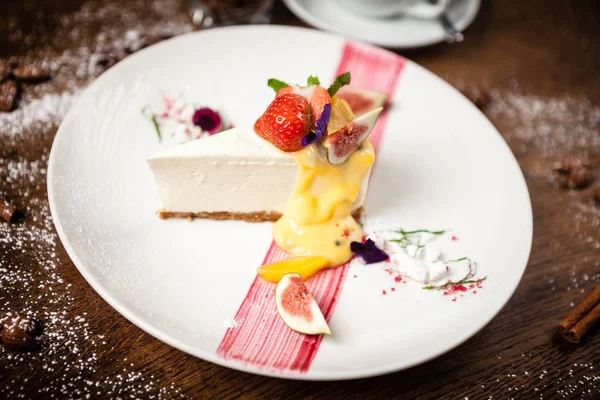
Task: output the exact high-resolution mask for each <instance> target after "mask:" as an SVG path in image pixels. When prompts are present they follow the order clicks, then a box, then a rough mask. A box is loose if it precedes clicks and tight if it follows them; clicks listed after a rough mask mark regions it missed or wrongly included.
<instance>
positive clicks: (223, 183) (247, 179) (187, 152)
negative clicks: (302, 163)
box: [148, 128, 369, 213]
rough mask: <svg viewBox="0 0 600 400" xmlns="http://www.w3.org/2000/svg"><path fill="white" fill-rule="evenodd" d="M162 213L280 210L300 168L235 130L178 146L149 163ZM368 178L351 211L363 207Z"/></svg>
mask: <svg viewBox="0 0 600 400" xmlns="http://www.w3.org/2000/svg"><path fill="white" fill-rule="evenodd" d="M148 164H149V165H150V168H151V169H152V172H153V173H154V179H155V181H156V185H157V188H158V195H159V198H160V201H161V204H162V211H167V212H191V213H199V212H238V213H250V212H263V211H265V212H279V213H283V211H284V210H285V207H286V204H287V202H288V199H289V198H290V196H291V194H292V190H293V187H294V182H295V180H296V174H297V171H298V165H297V164H296V161H295V160H294V159H293V158H292V157H291V156H290V155H289V154H286V153H282V152H280V151H278V150H276V149H275V148H273V147H272V146H271V145H269V144H268V143H266V142H265V141H263V140H262V139H261V138H259V137H258V136H256V134H255V133H254V131H253V130H252V128H234V129H230V130H228V131H224V132H221V133H218V134H216V135H213V136H210V137H207V138H203V139H198V140H194V141H191V142H188V143H184V144H180V145H177V146H174V147H172V148H170V149H168V150H165V151H164V152H162V153H159V154H157V155H155V156H153V157H151V158H149V159H148ZM368 178H369V174H367V175H366V177H365V179H364V180H363V183H362V185H361V190H360V194H359V196H358V198H357V200H356V202H355V204H354V207H353V209H357V208H359V207H360V206H362V204H363V200H364V196H365V193H366V190H367V186H368Z"/></svg>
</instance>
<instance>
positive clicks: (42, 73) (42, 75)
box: [13, 65, 50, 82]
mask: <svg viewBox="0 0 600 400" xmlns="http://www.w3.org/2000/svg"><path fill="white" fill-rule="evenodd" d="M13 75H14V76H15V78H17V79H18V80H20V81H24V82H41V81H44V80H46V79H50V73H49V72H48V71H47V70H45V69H44V68H42V67H38V66H37V65H23V66H22V67H18V68H17V69H15V70H14V71H13Z"/></svg>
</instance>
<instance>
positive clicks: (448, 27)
mask: <svg viewBox="0 0 600 400" xmlns="http://www.w3.org/2000/svg"><path fill="white" fill-rule="evenodd" d="M428 1H429V3H430V4H434V5H435V4H437V3H438V1H439V0H428ZM438 21H440V23H441V24H442V26H443V27H444V30H445V31H446V42H448V43H455V42H462V41H463V40H464V39H465V36H464V35H463V34H462V32H460V31H459V30H458V29H456V27H455V26H454V23H453V22H452V21H450V18H449V17H448V11H447V10H446V11H444V12H443V13H442V14H441V15H440V16H439V17H438Z"/></svg>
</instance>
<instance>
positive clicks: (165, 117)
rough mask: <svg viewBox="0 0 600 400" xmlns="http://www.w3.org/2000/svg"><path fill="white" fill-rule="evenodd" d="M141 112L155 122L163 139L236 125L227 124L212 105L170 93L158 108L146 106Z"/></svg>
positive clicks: (205, 133) (183, 137) (206, 133)
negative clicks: (197, 105) (204, 104)
mask: <svg viewBox="0 0 600 400" xmlns="http://www.w3.org/2000/svg"><path fill="white" fill-rule="evenodd" d="M142 114H143V115H144V116H145V117H146V118H148V119H149V120H150V121H151V122H152V125H153V126H154V130H155V132H156V136H157V137H158V140H159V141H160V142H162V141H169V142H174V143H176V144H178V143H183V142H187V141H190V140H195V139H200V138H202V137H206V136H211V135H214V134H216V133H219V132H222V131H223V130H225V129H230V128H232V127H233V125H231V124H229V125H228V126H226V124H225V123H224V121H223V118H222V116H221V114H220V113H219V112H218V111H216V110H214V109H212V108H210V107H206V106H202V107H196V106H194V105H193V104H191V103H188V102H185V101H183V100H181V99H175V98H172V97H169V96H163V98H162V99H161V102H160V107H159V108H158V109H157V110H153V109H152V108H151V107H149V106H147V107H144V108H143V109H142Z"/></svg>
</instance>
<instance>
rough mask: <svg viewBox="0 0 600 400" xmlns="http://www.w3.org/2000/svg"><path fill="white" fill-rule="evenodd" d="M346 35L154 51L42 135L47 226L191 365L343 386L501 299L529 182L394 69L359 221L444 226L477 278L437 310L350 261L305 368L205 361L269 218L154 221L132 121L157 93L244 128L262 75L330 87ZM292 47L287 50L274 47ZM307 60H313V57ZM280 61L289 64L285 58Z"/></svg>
mask: <svg viewBox="0 0 600 400" xmlns="http://www.w3.org/2000/svg"><path fill="white" fill-rule="evenodd" d="M344 42H345V41H344V39H342V38H340V37H337V36H333V35H330V34H326V33H323V32H319V31H315V30H308V29H299V28H285V27H269V26H261V27H233V28H225V29H214V30H208V31H204V32H200V33H192V34H188V35H184V36H181V37H177V38H174V39H171V40H168V41H166V42H162V43H159V44H157V45H155V46H152V47H150V48H148V49H145V50H143V51H141V52H139V53H136V54H135V55H133V56H131V57H129V58H127V59H126V60H124V61H123V62H121V63H119V64H118V65H116V66H115V67H113V68H111V69H110V70H108V71H107V72H106V73H104V74H103V75H102V76H101V77H100V78H98V80H96V81H95V82H94V83H93V84H92V85H91V86H90V87H89V88H88V89H87V90H86V91H85V93H84V94H82V95H81V97H80V98H79V100H78V102H77V104H75V105H74V106H73V108H72V109H71V110H70V111H69V113H68V115H67V116H66V118H65V119H64V121H63V123H62V125H61V127H60V129H59V131H58V133H57V135H56V139H55V141H54V145H53V147H52V152H51V155H50V161H49V169H48V196H49V200H50V207H51V211H52V215H53V217H54V221H55V224H56V228H57V231H58V233H59V235H60V238H61V240H62V243H63V245H64V246H65V248H66V250H67V252H68V253H69V255H70V257H71V258H72V259H73V262H74V263H75V265H76V266H77V268H79V270H80V271H81V273H82V275H83V276H84V277H85V279H87V281H88V282H89V283H90V285H92V287H93V288H94V289H95V290H96V291H97V292H98V293H99V294H100V295H101V296H102V297H103V298H104V299H105V300H106V301H107V302H109V303H110V304H111V305H112V306H113V307H114V308H115V309H116V310H117V311H119V312H120V313H121V314H123V315H124V316H125V317H126V318H127V319H129V320H130V321H132V322H133V323H135V324H136V325H138V326H139V327H141V328H142V329H144V330H145V331H147V332H149V333H150V334H152V335H153V336H155V337H157V338H159V339H160V340H163V341H164V342H166V343H168V344H170V345H172V346H174V347H177V348H178V349H181V350H183V351H185V352H187V353H190V354H193V355H195V356H198V357H200V358H203V359H205V360H208V361H211V362H214V363H217V364H221V365H225V366H228V367H231V368H236V369H240V370H244V371H248V372H253V373H259V374H265V375H270V376H283V377H290V378H297V379H347V378H358V377H364V376H370V375H376V374H382V373H386V372H390V371H395V370H399V369H403V368H407V367H410V366H413V365H415V364H418V363H422V362H424V361H427V360H429V359H431V358H434V357H436V356H438V355H440V354H442V353H444V352H446V351H448V350H449V349H451V348H453V347H455V346H457V345H459V344H460V343H462V342H464V341H465V340H467V339H468V338H469V337H471V336H472V335H474V334H475V333H476V332H477V331H479V330H480V329H481V328H482V327H483V326H484V325H485V324H487V323H488V322H489V321H490V320H491V319H492V318H493V317H494V316H495V315H496V314H497V313H498V312H499V311H500V309H501V308H502V307H503V305H504V304H505V303H506V302H507V301H508V299H509V298H510V296H511V294H512V293H513V291H514V290H515V288H516V287H517V284H518V283H519V280H520V278H521V276H522V274H523V272H524V270H525V266H526V263H527V259H528V256H529V251H530V247H531V240H532V213H531V205H530V201H529V196H528V191H527V187H526V185H525V181H524V179H523V176H522V174H521V171H520V169H519V166H518V164H517V162H516V161H515V159H514V157H513V155H512V153H511V152H510V150H509V148H508V146H507V145H506V143H505V142H504V141H503V140H502V138H501V136H500V135H499V134H498V132H497V131H496V129H495V128H494V127H493V126H492V125H491V124H490V122H489V121H488V120H487V119H486V118H485V117H484V116H483V115H482V114H481V113H480V112H479V111H478V110H477V109H476V108H475V107H474V106H473V105H472V104H471V103H470V102H469V101H468V100H466V99H465V98H464V97H463V96H461V95H460V94H459V93H458V92H457V91H456V90H454V89H453V88H452V87H451V86H449V85H448V84H447V83H445V82H444V81H442V80H441V79H439V78H437V77H436V76H434V75H433V74H431V73H430V72H428V71H426V70H425V69H423V68H421V67H419V66H418V65H416V64H414V63H411V62H408V61H407V63H406V65H405V67H404V71H403V73H402V76H401V78H400V81H399V84H398V86H397V89H396V92H395V94H394V98H395V100H394V104H393V105H392V107H391V108H390V110H389V115H388V121H387V132H386V134H385V137H384V139H383V142H382V145H381V149H380V153H379V156H378V161H377V165H376V168H375V170H374V174H373V177H372V180H371V186H370V188H369V193H368V199H367V203H366V210H367V213H368V214H369V216H370V217H372V218H377V219H380V220H381V221H386V222H388V223H389V224H392V225H394V226H402V227H405V228H415V227H417V228H419V227H431V228H439V227H444V228H453V229H454V230H455V231H456V232H457V233H458V234H459V235H460V238H461V244H462V245H463V246H464V247H465V248H466V249H467V250H468V255H470V256H471V257H472V258H473V259H475V260H477V261H479V263H480V265H481V271H482V273H484V274H486V275H487V277H488V278H487V280H486V282H485V289H484V290H482V291H480V293H478V294H477V295H476V296H465V298H461V299H460V301H457V302H451V301H449V299H448V298H447V297H445V296H442V295H441V293H438V292H427V291H423V290H421V289H420V287H419V286H418V285H414V287H413V286H410V285H407V286H406V287H408V289H406V290H402V291H400V290H399V291H397V292H395V294H394V296H382V295H381V285H382V282H384V280H385V279H386V274H385V273H382V271H380V270H378V269H375V268H371V269H368V268H366V267H363V266H354V267H352V268H354V270H351V271H350V274H354V273H359V274H360V279H350V280H348V281H347V283H346V285H345V286H344V289H343V292H342V295H341V297H340V299H339V302H338V305H337V308H336V309H335V312H334V314H333V319H332V320H331V327H332V330H333V331H334V333H335V334H334V335H333V336H332V337H327V338H325V339H324V340H323V342H322V344H321V347H320V349H319V352H318V353H317V356H316V358H315V359H314V361H313V363H312V365H311V367H310V369H309V371H308V372H307V373H306V374H303V375H297V374H289V373H287V372H285V371H264V370H260V369H257V368H255V367H253V366H248V365H246V366H244V365H239V364H237V363H234V362H231V361H226V360H223V359H221V358H219V357H218V356H217V354H216V349H217V346H218V345H219V343H220V341H221V339H222V337H223V334H224V333H225V330H226V328H225V323H224V322H225V321H231V320H232V319H233V317H234V314H235V312H236V310H237V309H238V307H239V305H240V303H241V302H242V300H243V298H244V296H245V294H246V293H247V291H248V288H249V286H250V284H251V282H252V281H253V279H254V277H255V271H256V270H255V268H256V267H257V266H258V265H260V262H261V261H262V258H263V257H264V254H265V251H266V250H267V247H268V245H269V243H270V228H271V224H269V223H264V224H248V223H243V222H237V221H235V222H231V221H228V222H219V221H207V220H196V221H194V222H192V223H190V222H188V221H186V220H168V221H162V220H160V219H158V218H157V217H156V215H155V211H156V210H157V208H158V207H159V205H158V200H157V196H156V193H155V187H154V182H153V178H152V174H151V171H150V170H149V168H148V167H147V165H146V162H145V158H146V157H147V156H149V155H151V154H153V153H154V152H156V151H157V150H159V147H160V145H159V143H158V141H157V139H156V135H155V133H154V132H153V129H152V126H151V124H150V123H149V122H148V120H146V119H145V118H144V117H143V116H142V115H141V113H140V110H141V109H142V107H144V106H145V105H148V104H151V103H153V102H157V101H158V99H159V95H160V93H161V92H166V93H171V94H181V95H183V96H184V97H185V98H187V99H189V100H191V101H195V102H197V103H200V104H210V105H212V106H217V107H219V108H221V109H226V111H227V112H228V114H229V115H232V116H233V117H234V122H235V123H236V124H238V125H242V124H245V123H247V124H250V123H252V122H253V121H254V120H255V119H256V117H257V115H259V114H260V113H261V112H262V111H263V110H264V108H265V107H266V105H267V104H268V103H269V102H270V100H271V99H272V98H273V93H272V91H271V90H270V89H268V88H267V87H266V85H265V83H266V80H267V78H269V77H279V78H281V79H285V80H289V81H296V82H302V81H303V80H304V79H306V76H307V75H309V74H313V75H314V74H316V75H318V76H320V77H321V79H322V80H323V81H329V80H330V79H331V78H332V77H333V75H334V73H335V69H336V66H337V63H338V60H339V57H340V54H341V51H342V48H343V46H344ZM281 43H285V44H286V46H285V48H288V49H294V51H293V53H285V52H283V51H281V50H278V49H281ZM315 55H318V57H317V56H315ZM291 60H293V62H291Z"/></svg>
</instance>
